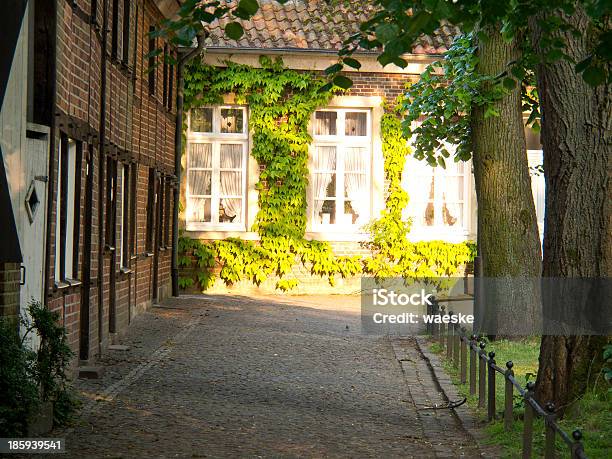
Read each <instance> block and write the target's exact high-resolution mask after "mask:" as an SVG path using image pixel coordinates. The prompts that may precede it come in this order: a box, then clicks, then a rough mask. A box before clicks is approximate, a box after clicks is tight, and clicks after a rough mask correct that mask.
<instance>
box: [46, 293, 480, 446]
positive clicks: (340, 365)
mask: <svg viewBox="0 0 612 459" xmlns="http://www.w3.org/2000/svg"><path fill="white" fill-rule="evenodd" d="M359 320H360V319H359V298H358V297H340V296H335V297H333V296H328V297H267V298H266V297H262V298H248V297H238V296H202V297H198V296H185V297H181V298H178V299H171V300H168V301H166V302H165V303H164V304H163V305H160V306H158V307H154V308H152V309H151V310H150V311H149V312H147V313H145V314H143V315H141V316H139V317H138V318H136V319H135V320H134V323H133V324H132V326H131V327H130V329H129V332H128V335H127V336H126V337H125V338H124V339H123V340H122V344H125V345H127V346H129V349H128V350H113V351H109V352H108V353H107V355H106V356H105V358H104V359H103V362H102V363H103V364H104V365H105V367H106V372H105V374H104V376H103V377H102V378H101V379H99V380H79V381H78V382H77V388H78V390H79V392H80V393H81V394H82V396H83V398H84V400H85V404H84V407H83V413H82V418H81V420H80V421H79V423H78V424H77V425H76V426H74V427H73V428H71V429H69V430H66V431H63V432H53V433H52V435H53V436H60V437H64V438H66V445H67V449H68V450H69V453H68V456H69V457H75V458H76V457H78V458H89V457H126V458H128V457H357V458H358V457H415V458H429V457H478V456H479V455H480V452H479V451H478V450H477V449H476V448H474V447H472V446H470V445H473V440H472V439H471V437H469V435H468V434H467V433H466V432H465V431H464V430H463V429H462V428H461V427H460V425H459V423H458V422H457V420H456V419H455V417H454V415H453V414H452V413H450V412H449V411H448V410H439V411H434V410H420V409H419V408H422V407H426V406H429V405H432V404H434V403H440V402H442V401H443V400H442V399H441V398H440V396H439V395H438V393H437V391H436V389H435V383H434V382H433V379H432V377H431V374H429V372H428V370H427V366H426V364H425V361H424V360H423V359H422V358H421V356H420V354H419V352H418V350H417V349H416V347H415V346H414V343H413V342H411V341H410V340H401V341H393V340H391V339H389V338H388V337H379V336H364V335H362V334H361V333H360V322H359ZM64 457H65V456H64Z"/></svg>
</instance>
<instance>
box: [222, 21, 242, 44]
mask: <svg viewBox="0 0 612 459" xmlns="http://www.w3.org/2000/svg"><path fill="white" fill-rule="evenodd" d="M225 33H226V34H227V36H228V37H229V38H231V39H232V40H239V39H240V38H241V37H242V35H244V29H243V28H242V26H241V25H240V24H239V23H237V22H230V23H228V24H227V25H226V26H225Z"/></svg>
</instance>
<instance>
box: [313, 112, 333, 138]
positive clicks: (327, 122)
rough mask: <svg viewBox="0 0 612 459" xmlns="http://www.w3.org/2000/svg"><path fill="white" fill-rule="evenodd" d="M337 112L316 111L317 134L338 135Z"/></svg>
mask: <svg viewBox="0 0 612 459" xmlns="http://www.w3.org/2000/svg"><path fill="white" fill-rule="evenodd" d="M337 118H338V114H337V113H336V112H316V113H315V129H314V131H315V135H336V120H337Z"/></svg>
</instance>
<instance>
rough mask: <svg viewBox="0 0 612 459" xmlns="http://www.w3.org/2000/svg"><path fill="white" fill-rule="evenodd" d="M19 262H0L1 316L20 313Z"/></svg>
mask: <svg viewBox="0 0 612 459" xmlns="http://www.w3.org/2000/svg"><path fill="white" fill-rule="evenodd" d="M20 277H21V273H20V270H19V263H0V317H9V318H17V315H18V314H19V289H20V286H19V280H20Z"/></svg>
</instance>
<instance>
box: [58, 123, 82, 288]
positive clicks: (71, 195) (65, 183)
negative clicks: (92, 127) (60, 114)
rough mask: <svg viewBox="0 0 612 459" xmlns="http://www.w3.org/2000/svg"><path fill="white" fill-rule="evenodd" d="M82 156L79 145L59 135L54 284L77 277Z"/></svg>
mask: <svg viewBox="0 0 612 459" xmlns="http://www.w3.org/2000/svg"><path fill="white" fill-rule="evenodd" d="M81 154H82V145H81V143H80V142H76V141H74V140H73V139H70V138H69V137H67V136H66V135H64V134H62V135H61V140H60V151H59V157H58V182H57V199H56V207H55V214H56V220H55V225H56V226H55V280H56V282H59V281H63V280H66V279H76V278H77V277H78V247H79V214H80V212H79V202H80V158H79V156H81Z"/></svg>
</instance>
